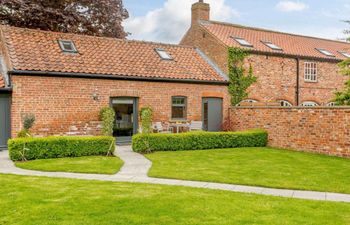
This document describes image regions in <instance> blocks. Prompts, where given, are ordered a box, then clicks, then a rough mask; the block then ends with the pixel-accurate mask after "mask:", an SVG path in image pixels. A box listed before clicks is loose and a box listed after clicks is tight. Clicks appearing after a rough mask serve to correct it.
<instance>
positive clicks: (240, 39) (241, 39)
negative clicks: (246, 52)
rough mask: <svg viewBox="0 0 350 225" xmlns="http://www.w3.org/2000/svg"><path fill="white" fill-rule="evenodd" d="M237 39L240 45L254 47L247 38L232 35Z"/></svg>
mask: <svg viewBox="0 0 350 225" xmlns="http://www.w3.org/2000/svg"><path fill="white" fill-rule="evenodd" d="M232 38H233V39H234V40H235V41H237V42H238V43H239V44H240V45H242V46H244V47H253V45H252V44H250V43H249V42H248V41H247V40H245V39H244V38H239V37H232Z"/></svg>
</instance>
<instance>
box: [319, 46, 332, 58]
mask: <svg viewBox="0 0 350 225" xmlns="http://www.w3.org/2000/svg"><path fill="white" fill-rule="evenodd" d="M317 51H319V52H321V53H322V54H323V55H325V56H328V57H335V55H333V54H332V53H331V52H330V51H328V50H326V49H320V48H317Z"/></svg>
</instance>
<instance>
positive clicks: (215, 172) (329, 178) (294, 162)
mask: <svg viewBox="0 0 350 225" xmlns="http://www.w3.org/2000/svg"><path fill="white" fill-rule="evenodd" d="M146 157H147V158H148V159H150V160H151V161H152V162H153V165H152V168H151V170H150V172H149V175H150V176H152V177H162V178H176V179H183V180H196V181H211V182H219V183H229V184H242V185H252V186H265V187H275V188H287V189H302V190H315V191H328V192H339V193H350V160H349V159H342V158H336V157H329V156H324V155H317V154H309V153H302V152H295V151H287V150H278V149H272V148H239V149H221V150H205V151H180V152H156V153H152V154H148V155H146Z"/></svg>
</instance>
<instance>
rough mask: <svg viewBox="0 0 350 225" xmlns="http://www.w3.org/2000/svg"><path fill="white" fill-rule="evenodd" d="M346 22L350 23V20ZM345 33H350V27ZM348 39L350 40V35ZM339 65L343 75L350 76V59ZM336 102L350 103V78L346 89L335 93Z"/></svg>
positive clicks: (340, 103) (339, 103)
mask: <svg viewBox="0 0 350 225" xmlns="http://www.w3.org/2000/svg"><path fill="white" fill-rule="evenodd" d="M346 22H347V23H349V24H350V21H346ZM344 33H345V34H350V29H349V30H345V31H344ZM347 40H348V41H350V37H349V38H348V39H347ZM349 50H350V49H349ZM338 66H339V68H340V72H341V73H342V74H343V75H345V76H350V59H346V60H344V61H343V62H341V63H339V64H338ZM335 102H336V104H337V105H350V80H348V81H347V82H346V83H345V89H344V90H343V91H340V92H336V93H335Z"/></svg>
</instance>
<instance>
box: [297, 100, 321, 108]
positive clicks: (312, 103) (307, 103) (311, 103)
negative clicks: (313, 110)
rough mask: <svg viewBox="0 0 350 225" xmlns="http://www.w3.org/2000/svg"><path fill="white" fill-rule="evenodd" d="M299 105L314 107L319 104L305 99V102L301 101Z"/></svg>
mask: <svg viewBox="0 0 350 225" xmlns="http://www.w3.org/2000/svg"><path fill="white" fill-rule="evenodd" d="M301 106H303V107H316V106H319V104H318V103H317V102H313V101H306V102H303V103H302V104H301Z"/></svg>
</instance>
